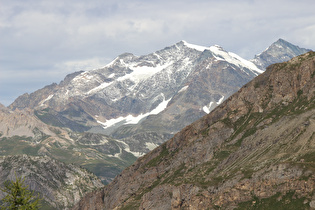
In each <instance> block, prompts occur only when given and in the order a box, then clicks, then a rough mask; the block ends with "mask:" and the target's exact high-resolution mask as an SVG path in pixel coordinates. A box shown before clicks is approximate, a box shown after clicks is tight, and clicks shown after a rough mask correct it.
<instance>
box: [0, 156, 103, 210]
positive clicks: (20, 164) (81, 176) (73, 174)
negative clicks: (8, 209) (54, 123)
mask: <svg viewBox="0 0 315 210" xmlns="http://www.w3.org/2000/svg"><path fill="white" fill-rule="evenodd" d="M16 177H22V178H25V182H24V183H25V184H26V185H27V186H28V188H29V190H32V191H34V192H35V194H37V193H39V194H40V197H42V198H43V199H44V200H45V201H46V202H47V203H49V204H50V206H52V207H53V208H54V209H69V208H70V207H71V206H72V205H73V204H74V203H75V202H78V201H79V200H80V198H81V197H82V196H84V195H85V194H86V193H87V192H90V191H92V190H96V189H98V188H100V187H102V186H103V184H102V183H101V181H100V180H99V179H98V178H97V177H96V176H95V175H93V174H92V173H90V172H88V171H87V170H85V169H83V168H80V167H78V166H75V165H72V164H65V163H62V162H59V161H57V160H54V159H51V158H49V157H47V156H45V157H39V156H38V157H31V156H27V155H21V156H6V157H0V180H1V181H0V185H1V186H2V185H3V183H4V182H5V181H6V180H15V179H16ZM0 193H1V194H0V199H2V198H3V196H4V195H3V193H2V192H1V191H0Z"/></svg>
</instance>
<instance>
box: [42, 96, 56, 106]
mask: <svg viewBox="0 0 315 210" xmlns="http://www.w3.org/2000/svg"><path fill="white" fill-rule="evenodd" d="M52 97H54V94H51V95H49V96H48V97H47V98H46V99H44V100H42V101H41V102H40V106H44V103H45V102H46V101H49V100H50V99H52Z"/></svg>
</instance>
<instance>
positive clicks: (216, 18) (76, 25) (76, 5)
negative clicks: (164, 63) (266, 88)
mask: <svg viewBox="0 0 315 210" xmlns="http://www.w3.org/2000/svg"><path fill="white" fill-rule="evenodd" d="M314 8H315V1H314V0H300V1H296V0H264V1H262V0H220V1H219V0H154V1H153V0H89V1H86V0H67V1H65V0H62V1H61V0H0V103H2V104H4V105H6V106H8V105H9V104H11V103H12V102H13V101H14V100H15V99H16V98H17V97H18V96H20V95H22V94H24V93H32V92H34V91H36V90H38V89H40V88H42V87H44V86H46V85H49V84H51V83H53V82H55V83H59V82H60V81H61V80H62V79H63V78H64V77H65V76H66V75H67V74H69V73H73V72H75V71H80V70H92V69H97V68H101V67H103V66H105V65H106V64H108V63H109V62H110V61H112V60H113V59H115V57H117V56H118V55H120V54H122V53H125V52H129V53H133V54H134V55H146V54H149V53H152V52H155V51H157V50H160V49H163V48H165V47H167V46H171V45H173V44H175V43H177V42H179V41H181V40H185V41H187V42H188V43H192V44H197V45H202V46H212V45H215V44H218V45H220V46H222V47H223V48H224V49H225V50H227V51H230V52H234V53H236V54H238V55H240V56H241V57H243V58H246V59H251V58H253V57H254V55H255V54H258V53H260V52H262V51H263V50H265V49H266V48H267V47H268V46H270V45H271V44H272V43H273V42H275V41H277V40H278V39H279V38H282V39H285V40H286V41H289V42H290V43H292V44H295V45H298V46H300V47H304V48H308V49H313V50H314V49H315V12H314Z"/></svg>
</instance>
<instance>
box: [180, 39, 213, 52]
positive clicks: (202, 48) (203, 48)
mask: <svg viewBox="0 0 315 210" xmlns="http://www.w3.org/2000/svg"><path fill="white" fill-rule="evenodd" d="M182 42H183V43H184V45H185V46H186V47H189V48H192V49H195V50H198V51H201V52H203V51H204V50H209V47H203V46H199V45H195V44H190V43H188V42H186V41H184V40H183V41H182Z"/></svg>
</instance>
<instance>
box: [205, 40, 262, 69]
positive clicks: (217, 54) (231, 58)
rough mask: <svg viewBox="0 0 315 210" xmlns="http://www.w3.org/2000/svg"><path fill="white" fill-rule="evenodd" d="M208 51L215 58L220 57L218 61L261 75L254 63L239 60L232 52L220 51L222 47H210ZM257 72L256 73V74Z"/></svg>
mask: <svg viewBox="0 0 315 210" xmlns="http://www.w3.org/2000/svg"><path fill="white" fill-rule="evenodd" d="M210 51H211V52H213V53H214V54H215V55H214V56H215V57H216V58H218V57H220V59H221V60H222V59H223V60H226V61H227V62H229V63H232V64H234V65H236V66H239V67H245V68H248V69H250V70H252V71H255V72H253V73H255V74H256V75H257V73H263V71H262V70H260V69H259V68H258V67H257V66H256V65H255V64H254V63H252V62H250V61H248V60H246V59H244V58H241V57H240V56H238V55H236V54H235V53H232V52H226V51H225V50H223V49H222V47H220V46H218V45H214V46H211V47H210ZM256 72H257V73H256Z"/></svg>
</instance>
